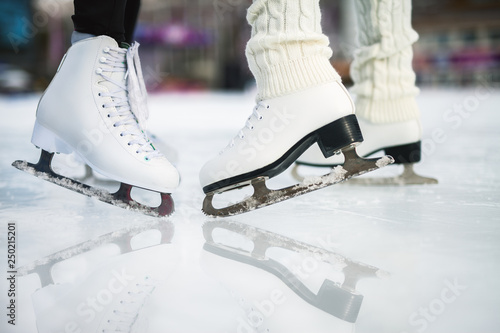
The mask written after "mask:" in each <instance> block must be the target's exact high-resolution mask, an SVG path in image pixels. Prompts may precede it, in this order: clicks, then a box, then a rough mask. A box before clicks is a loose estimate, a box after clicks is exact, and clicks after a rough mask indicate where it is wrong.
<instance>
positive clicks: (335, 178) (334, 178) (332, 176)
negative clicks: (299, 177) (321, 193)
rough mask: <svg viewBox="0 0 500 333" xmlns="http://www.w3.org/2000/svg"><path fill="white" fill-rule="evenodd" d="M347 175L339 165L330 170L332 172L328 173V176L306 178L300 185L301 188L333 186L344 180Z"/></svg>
mask: <svg viewBox="0 0 500 333" xmlns="http://www.w3.org/2000/svg"><path fill="white" fill-rule="evenodd" d="M346 173H347V170H346V169H344V168H343V167H342V166H341V165H339V166H336V167H335V168H333V169H332V172H330V173H329V174H328V175H324V176H311V177H306V178H304V180H303V181H302V183H301V184H300V185H301V186H302V185H303V186H314V185H320V184H323V183H325V184H334V183H337V182H339V181H341V180H343V179H344V178H345V174H346Z"/></svg>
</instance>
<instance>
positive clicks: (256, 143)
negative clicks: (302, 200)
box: [200, 82, 392, 216]
mask: <svg viewBox="0 0 500 333" xmlns="http://www.w3.org/2000/svg"><path fill="white" fill-rule="evenodd" d="M353 113H354V106H353V103H352V101H351V98H350V97H349V95H348V93H347V91H346V90H345V88H344V86H343V85H342V84H341V83H340V82H331V83H326V84H323V85H319V86H316V87H313V88H309V89H305V90H302V91H299V92H296V93H292V94H289V95H285V96H281V97H275V98H271V99H268V100H263V101H260V102H259V103H258V104H257V106H256V107H255V109H254V111H253V114H252V115H251V116H250V117H249V118H248V120H247V122H246V126H245V127H244V128H243V129H242V130H241V131H240V132H239V134H238V135H237V136H236V137H235V138H234V139H233V140H232V141H231V142H230V144H229V145H228V146H227V147H226V148H225V149H224V150H223V151H222V152H221V153H220V154H219V156H217V157H215V158H214V159H212V160H210V161H209V162H207V163H206V164H205V165H204V167H203V168H202V170H201V172H200V182H201V185H202V187H203V191H204V192H205V194H206V197H205V201H204V203H203V211H204V212H205V213H206V214H207V215H210V216H229V215H235V214H240V213H243V212H247V211H250V210H253V209H257V208H260V207H264V206H268V205H271V204H274V203H277V202H280V201H283V200H286V199H289V198H292V197H296V196H298V195H302V194H305V193H308V192H311V191H314V190H317V189H320V188H323V187H325V186H329V185H333V184H336V183H339V182H342V181H345V180H347V179H349V178H351V177H354V176H357V175H360V174H363V173H365V172H368V171H371V170H375V169H378V168H380V167H383V166H385V165H387V164H389V163H391V162H392V159H391V158H390V157H384V158H381V159H371V160H364V159H361V158H360V157H359V156H358V155H357V154H356V151H355V150H354V147H355V146H356V145H357V144H359V143H360V142H362V141H363V137H362V135H361V131H360V129H359V125H358V122H357V120H356V116H355V115H354V114H353ZM314 143H317V144H318V146H319V147H320V149H321V152H322V154H323V156H324V157H330V156H332V155H334V154H336V153H340V152H342V153H343V154H344V155H345V157H346V159H345V163H343V164H342V166H339V167H338V168H336V169H335V170H333V171H332V172H331V173H329V174H326V175H324V176H322V177H315V178H313V179H307V180H305V181H303V182H302V183H300V184H297V185H294V186H290V187H287V188H283V189H280V190H269V189H268V188H267V187H266V185H265V181H266V180H267V179H269V178H272V177H274V176H276V175H278V174H280V173H281V172H283V171H284V170H286V169H287V168H288V167H289V166H290V165H291V164H292V163H293V162H295V160H296V159H297V158H298V157H299V156H300V155H302V153H303V152H304V151H305V150H306V149H307V148H309V147H310V146H311V145H313V144H314ZM247 185H252V186H253V188H254V194H253V195H252V197H250V198H248V199H246V200H244V201H242V202H240V203H238V204H235V205H231V206H229V207H225V208H221V209H216V208H214V206H213V205H212V199H213V197H214V195H215V194H217V193H221V192H225V191H228V190H232V189H236V188H240V187H242V186H247Z"/></svg>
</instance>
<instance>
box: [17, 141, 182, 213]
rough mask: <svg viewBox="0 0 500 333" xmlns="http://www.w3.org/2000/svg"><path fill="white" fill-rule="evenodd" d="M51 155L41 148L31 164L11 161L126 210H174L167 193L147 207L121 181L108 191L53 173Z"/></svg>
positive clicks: (52, 155)
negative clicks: (35, 160)
mask: <svg viewBox="0 0 500 333" xmlns="http://www.w3.org/2000/svg"><path fill="white" fill-rule="evenodd" d="M53 157H54V153H49V152H47V151H45V150H42V153H41V155H40V160H39V161H38V163H36V164H32V163H28V162H26V161H19V160H18V161H15V162H13V163H12V166H13V167H15V168H17V169H19V170H21V171H24V172H27V173H29V174H32V175H33V176H35V177H38V178H41V179H43V180H46V181H48V182H51V183H53V184H56V185H59V186H61V187H64V188H66V189H68V190H71V191H74V192H77V193H80V194H83V195H85V196H88V197H91V198H96V199H98V200H99V201H102V202H105V203H108V204H110V205H113V206H117V207H120V208H124V209H127V210H131V211H135V212H140V213H142V214H145V215H149V216H154V217H163V216H169V215H171V214H172V213H173V212H174V201H173V200H172V197H171V196H170V194H168V193H160V196H161V204H160V205H159V206H158V207H149V206H146V205H143V204H141V203H139V202H137V201H135V200H134V199H132V197H131V196H130V191H131V190H132V185H129V184H125V183H121V184H120V188H119V189H118V191H116V192H114V193H110V192H108V191H106V190H103V189H99V188H95V187H93V186H89V185H86V184H83V183H81V182H79V181H76V180H74V179H71V178H68V177H65V176H62V175H59V174H57V173H55V172H54V171H53V170H52V168H51V162H52V158H53Z"/></svg>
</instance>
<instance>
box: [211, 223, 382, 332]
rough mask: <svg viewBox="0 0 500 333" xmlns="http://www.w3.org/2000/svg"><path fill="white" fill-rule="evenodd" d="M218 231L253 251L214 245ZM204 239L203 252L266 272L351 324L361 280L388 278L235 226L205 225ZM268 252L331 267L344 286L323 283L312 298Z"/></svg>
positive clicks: (332, 255)
mask: <svg viewBox="0 0 500 333" xmlns="http://www.w3.org/2000/svg"><path fill="white" fill-rule="evenodd" d="M218 228H221V229H225V230H228V231H230V232H234V233H237V234H240V235H242V236H244V237H246V238H250V240H251V241H252V243H253V245H254V246H253V250H252V251H251V252H249V251H245V250H242V249H240V248H236V247H232V246H228V245H224V244H222V243H220V242H216V241H215V240H214V238H213V231H214V230H215V229H218ZM203 235H204V237H205V241H206V243H205V245H204V247H203V248H204V250H206V251H208V252H210V253H213V254H215V255H218V256H221V257H224V258H227V259H231V260H235V261H238V262H241V263H245V264H248V265H251V266H254V267H256V268H259V269H262V270H265V271H267V272H268V273H271V274H273V275H274V276H276V277H277V278H279V279H280V280H281V281H282V282H283V283H285V284H286V285H287V286H288V287H289V288H290V289H291V290H293V291H294V292H295V293H296V294H297V295H298V296H300V297H301V298H302V299H303V300H304V301H306V302H308V303H309V304H311V305H313V306H315V307H316V308H318V309H321V310H323V311H325V312H327V313H329V314H331V315H333V316H335V317H337V318H339V319H342V320H345V321H347V322H351V323H354V322H356V319H357V316H358V313H359V309H360V307H361V303H362V301H363V296H362V295H360V294H358V293H356V290H355V289H356V284H357V282H358V281H359V280H360V279H362V278H372V277H384V276H387V275H388V273H386V272H383V271H381V270H380V269H379V268H377V267H373V266H370V265H366V264H363V263H358V262H355V261H352V260H350V259H348V258H346V257H344V256H342V255H340V254H338V253H334V252H331V251H328V250H326V249H322V248H319V247H315V246H313V245H310V244H307V243H303V242H300V241H297V240H295V239H292V238H288V237H285V236H282V235H278V234H275V233H272V232H269V231H266V230H262V229H258V228H255V227H251V226H248V225H245V224H241V223H237V222H229V221H221V220H216V221H210V222H207V223H205V224H204V225H203ZM270 248H281V249H285V250H288V251H292V252H296V253H301V254H303V255H306V256H308V257H313V258H314V259H315V260H318V261H322V262H325V263H327V264H330V265H332V266H333V267H334V268H336V269H337V270H339V271H342V272H343V274H344V282H343V283H342V284H341V285H340V284H336V283H334V282H333V281H330V280H328V279H325V281H324V282H323V284H322V285H321V287H320V289H319V291H318V294H315V293H313V292H312V291H311V290H310V289H309V288H307V286H305V285H304V284H303V283H302V281H300V279H299V278H298V277H297V276H296V275H295V274H294V273H293V272H291V271H290V270H289V269H288V268H286V267H285V266H284V265H283V264H281V263H279V262H277V261H275V260H273V259H271V258H269V257H267V256H266V252H267V250H268V249H270Z"/></svg>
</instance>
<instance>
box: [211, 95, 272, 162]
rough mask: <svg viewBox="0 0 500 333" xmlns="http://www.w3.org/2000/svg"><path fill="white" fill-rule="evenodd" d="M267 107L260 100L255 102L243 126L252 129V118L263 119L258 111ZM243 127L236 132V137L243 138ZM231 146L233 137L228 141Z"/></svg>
mask: <svg viewBox="0 0 500 333" xmlns="http://www.w3.org/2000/svg"><path fill="white" fill-rule="evenodd" d="M267 109H269V105H267V104H265V103H264V102H262V101H260V102H257V105H255V107H254V108H253V112H252V114H251V115H250V117H248V119H247V121H246V122H245V127H246V128H248V129H249V130H253V129H254V125H253V123H252V119H253V118H255V119H257V120H262V119H264V115H263V114H262V113H260V112H259V111H260V110H267ZM244 129H245V128H243V129H241V131H239V133H238V137H239V138H240V139H242V140H243V139H244V138H245V133H244V132H243V130H244ZM235 139H236V138H235ZM233 146H234V139H233V140H231V142H230V143H229V148H231V147H233ZM221 153H222V152H221Z"/></svg>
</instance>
